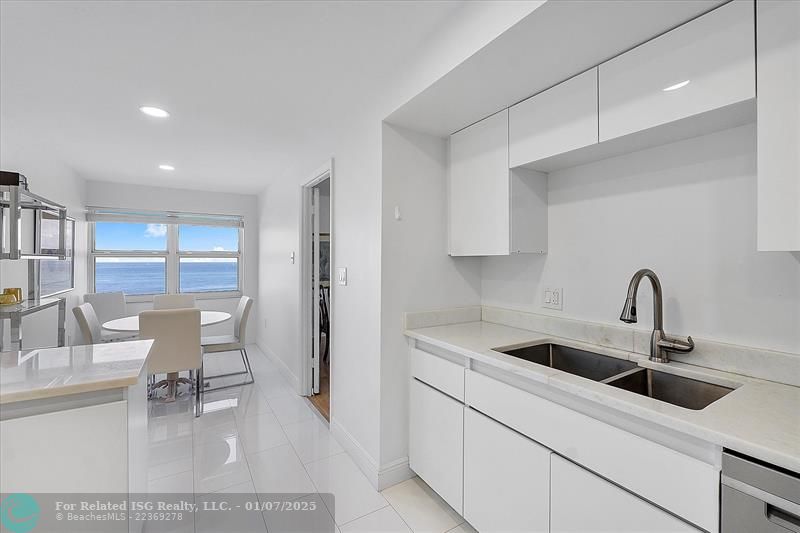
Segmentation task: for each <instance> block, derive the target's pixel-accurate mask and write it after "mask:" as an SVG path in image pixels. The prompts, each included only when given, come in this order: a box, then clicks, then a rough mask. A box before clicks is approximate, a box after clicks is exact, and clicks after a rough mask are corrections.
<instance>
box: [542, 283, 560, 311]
mask: <svg viewBox="0 0 800 533" xmlns="http://www.w3.org/2000/svg"><path fill="white" fill-rule="evenodd" d="M542 307H544V308H545V309H555V310H557V311H562V310H563V309H564V289H562V288H561V287H552V288H551V287H545V289H544V297H543V298H542Z"/></svg>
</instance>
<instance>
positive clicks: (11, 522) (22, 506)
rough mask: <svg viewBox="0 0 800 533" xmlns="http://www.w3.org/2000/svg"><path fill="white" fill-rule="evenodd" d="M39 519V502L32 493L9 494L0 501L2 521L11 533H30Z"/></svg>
mask: <svg viewBox="0 0 800 533" xmlns="http://www.w3.org/2000/svg"><path fill="white" fill-rule="evenodd" d="M38 521H39V504H38V503H36V500H35V499H34V498H33V496H31V495H30V494H9V495H8V496H6V497H5V498H3V501H2V502H0V522H2V523H3V525H4V526H5V527H6V528H7V529H8V530H9V531H11V533H28V531H30V530H32V529H33V528H35V527H36V523H37V522H38Z"/></svg>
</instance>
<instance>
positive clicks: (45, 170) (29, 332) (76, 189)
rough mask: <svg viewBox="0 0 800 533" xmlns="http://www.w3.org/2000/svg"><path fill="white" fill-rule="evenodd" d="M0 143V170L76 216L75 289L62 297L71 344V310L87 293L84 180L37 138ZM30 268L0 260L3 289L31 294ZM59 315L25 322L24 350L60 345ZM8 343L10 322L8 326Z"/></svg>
mask: <svg viewBox="0 0 800 533" xmlns="http://www.w3.org/2000/svg"><path fill="white" fill-rule="evenodd" d="M1 139H2V142H0V168H2V169H3V170H9V171H14V172H20V173H22V174H24V175H25V176H27V178H28V183H29V185H30V189H31V191H33V192H35V193H36V194H40V195H42V196H44V197H46V198H49V199H50V200H52V201H54V202H59V203H61V204H63V205H65V206H67V213H68V215H69V216H71V217H75V219H76V221H75V289H73V290H72V291H70V292H67V293H64V294H62V295H60V296H61V297H66V298H67V315H66V319H67V326H66V335H67V339H66V340H67V341H69V340H70V339H72V340H76V339H79V338H80V333H79V329H78V326H77V324H76V323H75V319H74V317H73V315H72V312H71V309H72V308H73V307H74V306H75V305H78V304H79V303H81V302H80V298H81V296H82V295H83V293H84V292H86V222H85V217H84V214H83V213H84V206H85V205H86V204H85V201H84V199H85V184H84V180H83V179H82V178H81V177H80V176H78V175H77V174H76V173H75V172H74V171H73V170H72V169H70V168H69V167H67V166H66V165H63V164H61V163H56V162H55V158H52V157H50V156H49V153H48V152H46V151H42V150H41V149H40V147H39V146H38V145H37V142H36V140H35V139H27V140H23V139H19V138H13V139H12V138H11V137H10V135H9V132H7V131H3V135H2V137H1ZM27 285H28V267H27V261H26V260H19V261H10V260H3V261H0V287H22V288H23V293H25V294H27ZM57 324H58V312H57V310H56V309H55V308H51V309H47V310H45V311H42V312H40V313H36V314H34V315H29V316H27V317H25V318H24V319H23V320H22V333H23V348H41V347H45V346H56V344H57V342H58V331H57ZM5 326H6V328H5V335H6V340H8V321H6V324H5Z"/></svg>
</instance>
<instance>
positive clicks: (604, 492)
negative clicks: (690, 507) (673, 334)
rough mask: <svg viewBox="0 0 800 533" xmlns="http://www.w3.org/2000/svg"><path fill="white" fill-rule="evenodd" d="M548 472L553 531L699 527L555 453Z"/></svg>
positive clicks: (693, 532) (665, 532) (670, 532)
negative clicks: (549, 476)
mask: <svg viewBox="0 0 800 533" xmlns="http://www.w3.org/2000/svg"><path fill="white" fill-rule="evenodd" d="M631 468H635V467H634V466H633V465H632V466H631ZM550 475H551V481H550V531H551V532H552V533H587V532H590V531H591V532H614V533H626V532H629V533H642V532H644V531H646V532H648V533H684V532H686V533H697V532H700V531H701V530H700V529H696V528H694V527H692V526H690V525H689V524H687V523H686V522H684V521H682V520H679V519H678V518H676V517H674V516H673V515H671V514H669V513H667V512H666V511H663V510H662V509H659V508H658V507H656V506H655V505H651V504H650V503H648V502H646V501H644V500H642V499H640V498H637V497H636V496H634V495H633V494H631V493H630V492H627V491H625V490H623V489H621V488H619V487H617V486H616V485H614V484H613V483H609V482H608V481H606V480H604V479H603V478H601V477H599V476H596V475H594V474H593V473H591V472H589V471H588V470H585V469H583V468H581V467H579V466H577V465H575V464H573V463H571V462H569V461H567V460H565V459H562V458H561V457H559V456H557V455H553V456H552V458H551V473H550ZM676 490H680V488H678V487H676Z"/></svg>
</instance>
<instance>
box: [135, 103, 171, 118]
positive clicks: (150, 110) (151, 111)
mask: <svg viewBox="0 0 800 533" xmlns="http://www.w3.org/2000/svg"><path fill="white" fill-rule="evenodd" d="M139 111H141V112H142V113H144V114H145V115H148V116H151V117H156V118H167V117H168V116H169V113H168V112H167V111H165V110H164V109H161V108H160V107H151V106H147V105H143V106H142V107H140V108H139Z"/></svg>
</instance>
